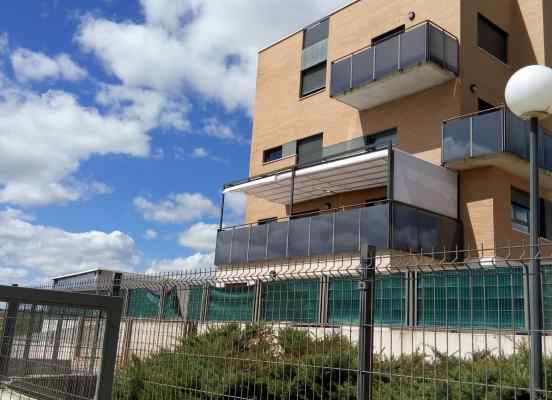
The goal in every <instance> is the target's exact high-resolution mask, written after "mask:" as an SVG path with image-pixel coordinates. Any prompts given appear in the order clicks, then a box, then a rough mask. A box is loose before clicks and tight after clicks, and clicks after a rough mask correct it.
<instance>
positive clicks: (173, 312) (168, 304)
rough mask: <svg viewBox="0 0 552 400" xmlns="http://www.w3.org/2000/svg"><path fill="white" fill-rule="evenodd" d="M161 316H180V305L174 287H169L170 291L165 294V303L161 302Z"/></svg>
mask: <svg viewBox="0 0 552 400" xmlns="http://www.w3.org/2000/svg"><path fill="white" fill-rule="evenodd" d="M163 317H165V318H176V317H180V305H179V303H178V292H177V290H176V288H173V289H171V291H169V292H168V293H167V294H166V295H165V303H164V304H163Z"/></svg>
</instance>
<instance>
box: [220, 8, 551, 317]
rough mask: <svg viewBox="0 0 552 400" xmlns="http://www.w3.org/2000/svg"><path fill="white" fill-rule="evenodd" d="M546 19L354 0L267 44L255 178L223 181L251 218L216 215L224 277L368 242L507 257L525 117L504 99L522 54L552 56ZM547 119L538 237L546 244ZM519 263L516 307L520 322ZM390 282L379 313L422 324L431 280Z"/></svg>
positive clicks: (519, 232)
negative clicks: (418, 300)
mask: <svg viewBox="0 0 552 400" xmlns="http://www.w3.org/2000/svg"><path fill="white" fill-rule="evenodd" d="M551 22H552V4H551V2H550V1H548V0H489V1H478V0H447V1H434V0H415V1H412V0H409V1H406V0H358V1H353V2H351V3H350V4H349V5H347V6H345V7H343V8H340V9H338V10H336V11H335V12H333V13H331V14H330V15H328V16H327V17H325V18H323V19H321V20H319V21H317V22H315V23H313V24H312V25H309V26H307V27H305V28H304V29H302V30H299V31H297V32H294V33H291V34H289V35H287V36H285V37H283V38H282V39H281V40H279V41H277V42H276V43H273V44H271V45H270V46H268V47H266V48H264V49H262V50H260V51H259V57H258V75H257V92H256V99H255V110H254V116H253V133H252V142H251V156H250V172H249V177H246V178H245V179H242V180H238V181H236V182H231V183H228V184H227V185H225V187H224V190H223V196H224V195H227V194H228V193H237V192H239V193H244V194H245V195H247V212H246V221H245V225H242V226H238V227H236V226H233V227H230V226H226V225H224V224H223V218H222V215H221V229H220V230H219V233H218V237H217V248H216V258H215V264H216V265H217V266H218V269H219V272H218V273H219V275H220V274H232V273H233V272H232V271H237V270H238V269H239V270H244V269H247V268H250V267H253V268H258V267H259V266H270V268H271V269H273V270H274V273H275V274H276V273H277V272H278V269H277V266H278V265H280V264H285V263H288V264H289V263H290V262H293V263H295V265H299V264H300V263H301V260H302V259H304V260H307V259H308V258H310V259H312V257H318V258H325V259H326V260H327V259H332V257H333V258H334V259H335V260H339V257H340V256H341V255H342V254H353V253H355V252H358V250H359V247H360V245H361V244H362V243H369V244H372V245H375V246H376V247H377V250H378V254H379V255H380V256H381V257H382V258H385V257H387V260H388V261H387V262H388V263H389V264H392V263H393V257H394V256H395V255H400V254H405V253H412V252H414V253H431V252H439V251H448V250H454V249H456V248H472V249H473V248H481V249H484V250H481V251H480V252H476V253H475V254H476V258H479V259H482V258H485V259H490V260H493V261H494V262H499V261H500V259H501V258H502V257H504V254H500V252H499V251H496V250H490V249H493V248H494V249H496V248H498V247H501V246H506V245H508V244H510V243H523V242H526V241H527V240H528V211H529V208H528V161H527V159H528V136H527V132H528V129H529V127H528V125H527V123H525V122H524V121H521V120H519V119H518V118H517V117H515V116H514V115H513V114H512V113H511V112H509V110H507V109H506V108H505V107H504V105H503V104H504V88H505V86H506V83H507V81H508V79H509V77H510V76H511V75H512V74H513V73H514V72H515V71H516V70H518V69H519V68H521V67H523V66H525V65H529V64H545V65H552V34H551V32H550V30H551V29H552V28H550V26H552V25H551ZM549 128H552V123H550V121H544V123H543V124H542V134H541V142H540V148H541V160H540V165H541V172H542V174H541V176H542V177H541V183H540V184H541V194H542V202H541V204H542V207H541V233H542V237H543V241H546V240H547V239H552V192H551V190H552V176H551V172H552V136H550V135H549V133H548V131H547V129H549ZM238 178H239V177H238ZM485 249H489V250H485ZM470 254H472V255H473V253H470ZM326 264H327V263H326ZM238 267H239V268H238ZM338 267H339V266H338V265H337V264H334V265H333V267H332V268H333V270H334V271H335V270H336V269H338ZM514 272H515V273H514V274H513V275H512V276H515V277H514V278H513V280H512V279H511V280H510V281H511V282H510V283H509V284H508V285H509V288H510V289H511V292H512V293H515V294H512V296H511V299H510V298H509V299H510V300H511V302H512V304H514V306H512V307H511V310H510V314H509V315H510V317H511V318H510V319H512V318H514V314H515V318H514V319H516V321H517V322H516V324H518V323H519V324H520V325H523V320H524V316H523V313H524V310H523V308H524V287H523V286H524V285H523V277H522V276H521V274H522V272H521V270H520V271H514ZM518 272H519V274H518ZM221 276H222V275H221ZM386 279H387V283H385V282H383V281H384V280H383V278H382V285H383V286H382V288H383V287H388V288H394V290H395V292H396V294H397V296H398V298H396V299H389V300H390V302H389V304H396V310H394V311H392V312H390V313H383V312H382V314H386V315H394V316H395V317H396V318H391V320H398V321H406V320H408V321H406V322H405V323H412V321H411V320H415V319H418V320H419V319H420V318H421V319H423V315H422V316H421V315H420V311H419V310H418V311H414V312H413V313H414V314H416V315H415V316H412V315H411V316H408V315H406V314H408V313H409V312H410V313H411V314H412V311H408V309H409V308H410V309H412V306H411V305H410V306H409V302H410V303H412V302H413V301H414V302H415V300H414V299H415V296H414V295H412V294H409V293H408V292H409V291H418V292H419V291H420V290H424V289H423V288H424V287H425V288H426V289H428V286H427V284H428V282H427V281H425V283H424V279H423V276H420V277H418V278H412V279H415V282H413V283H412V284H409V283H408V282H409V279H411V278H408V279H402V283H401V279H398V280H397V281H393V276H391V275H388V276H387V278H386ZM314 280H316V278H314ZM404 281H406V282H407V283H405V282H404ZM482 281H484V279H482ZM514 281H515V283H512V282H514ZM311 283H312V282H311ZM274 284H275V285H276V283H274ZM305 284H309V283H308V282H307V283H305ZM323 285H324V284H323V283H322V286H323ZM336 285H343V282H341V283H336ZM386 285H387V286H386ZM424 285H425V286H424ZM483 285H484V283H483ZM265 286H266V285H265ZM314 286H315V287H316V290H319V291H321V290H322V291H323V290H326V292H328V289H321V287H322V286H321V285H320V284H314ZM330 286H331V285H330ZM430 286H431V285H430ZM409 288H410V289H409ZM412 288H413V289H412ZM430 289H431V288H429V289H428V292H429V291H430ZM251 290H253V289H251ZM265 290H269V288H265ZM275 290H276V289H275ZM347 290H351V288H350V287H349V289H347ZM382 290H384V289H382ZM329 291H330V293H331V291H332V289H331V287H330V289H329ZM392 291H393V290H391V291H390V292H392ZM306 292H308V290H307V291H306ZM306 292H305V293H306ZM418 294H419V293H418ZM262 296H264V297H266V296H267V294H266V293H265V294H263V295H262ZM325 296H328V295H327V293H326V295H325ZM409 296H410V300H408V299H406V300H405V301H403V300H404V298H405V297H406V298H408V297H409ZM310 297H312V298H316V297H317V296H315V295H312V296H310ZM318 298H324V296H318ZM395 300H396V302H395V303H394V301H395ZM433 300H435V299H433ZM405 304H406V305H405ZM256 307H257V306H256ZM259 307H261V306H259ZM314 308H316V307H314V306H313V309H314ZM319 308H320V307H319ZM397 310H398V311H397ZM395 311H396V312H395ZM261 314H262V312H261ZM319 314H320V312H319ZM314 315H315V312H314V311H313V312H312V316H313V318H314ZM325 318H327V316H322V317H321V319H322V320H325ZM284 319H286V318H284ZM487 323H488V321H483V322H482V324H483V325H484V324H487Z"/></svg>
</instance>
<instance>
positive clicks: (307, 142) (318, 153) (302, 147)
mask: <svg viewBox="0 0 552 400" xmlns="http://www.w3.org/2000/svg"><path fill="white" fill-rule="evenodd" d="M321 158H322V134H318V135H314V136H310V137H308V138H305V139H301V140H298V141H297V164H307V163H311V162H315V161H319V160H320V159H321Z"/></svg>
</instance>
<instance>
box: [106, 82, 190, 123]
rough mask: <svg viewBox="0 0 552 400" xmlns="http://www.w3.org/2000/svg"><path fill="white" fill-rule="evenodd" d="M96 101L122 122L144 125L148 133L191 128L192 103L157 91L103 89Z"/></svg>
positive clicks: (110, 87) (124, 88)
mask: <svg viewBox="0 0 552 400" xmlns="http://www.w3.org/2000/svg"><path fill="white" fill-rule="evenodd" d="M96 101H97V102H98V104H100V105H103V106H106V107H108V108H109V109H110V111H111V112H113V113H115V114H117V115H119V116H120V117H121V118H125V119H130V120H137V121H141V122H142V124H143V125H144V127H145V128H147V129H152V128H155V127H161V128H165V129H168V128H172V129H175V130H178V131H186V130H188V129H189V127H190V125H189V122H188V120H187V119H186V114H187V112H188V108H189V105H188V102H187V101H186V100H185V99H183V98H179V97H177V96H167V95H166V94H164V93H161V92H159V91H156V90H149V89H137V88H130V87H125V86H118V85H103V86H102V88H101V90H100V91H99V92H98V93H97V95H96Z"/></svg>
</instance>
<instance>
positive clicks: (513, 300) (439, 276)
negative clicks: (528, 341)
mask: <svg viewBox="0 0 552 400" xmlns="http://www.w3.org/2000/svg"><path fill="white" fill-rule="evenodd" d="M417 282H418V283H417V299H418V301H417V306H418V311H417V316H418V325H429V326H432V325H441V326H449V327H451V326H452V327H468V328H472V327H474V328H503V329H510V328H511V329H513V328H515V329H521V328H523V327H524V301H523V272H522V270H521V269H519V268H494V269H490V270H458V271H440V272H429V273H419V274H418V281H417Z"/></svg>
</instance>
